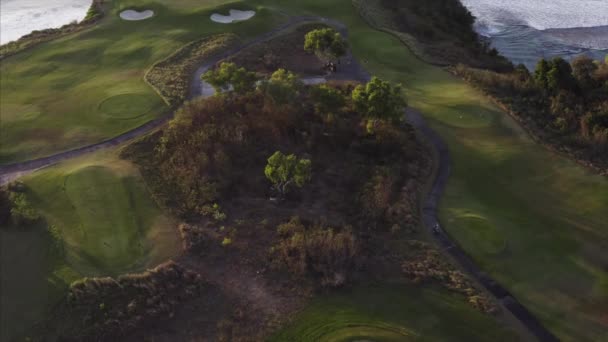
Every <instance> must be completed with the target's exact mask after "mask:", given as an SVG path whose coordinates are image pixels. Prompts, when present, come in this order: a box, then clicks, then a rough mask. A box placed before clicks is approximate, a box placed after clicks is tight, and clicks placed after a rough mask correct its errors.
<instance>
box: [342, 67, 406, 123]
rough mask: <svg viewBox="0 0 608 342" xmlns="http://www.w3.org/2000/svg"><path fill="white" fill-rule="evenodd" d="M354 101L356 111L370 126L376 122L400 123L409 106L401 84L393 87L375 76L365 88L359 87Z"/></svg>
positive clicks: (353, 96) (353, 94)
mask: <svg viewBox="0 0 608 342" xmlns="http://www.w3.org/2000/svg"><path fill="white" fill-rule="evenodd" d="M352 99H353V102H354V104H355V107H356V109H357V110H358V111H359V112H360V113H361V114H363V115H364V116H365V117H367V118H368V120H369V121H368V124H369V123H373V121H374V120H387V121H400V120H401V119H402V118H403V109H404V107H405V106H407V101H406V100H405V97H404V95H403V89H402V87H401V85H400V84H397V85H392V84H391V83H390V82H388V81H383V80H381V79H379V78H378V77H375V76H374V77H373V78H372V79H371V81H369V82H368V83H367V84H366V85H365V86H363V85H358V86H357V87H356V88H355V89H354V90H353V93H352ZM369 127H370V126H369V125H368V128H369Z"/></svg>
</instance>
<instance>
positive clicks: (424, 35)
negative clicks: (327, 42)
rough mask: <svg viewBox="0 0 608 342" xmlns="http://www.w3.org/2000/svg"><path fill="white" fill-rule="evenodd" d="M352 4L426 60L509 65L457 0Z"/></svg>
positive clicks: (494, 66) (388, 0)
mask: <svg viewBox="0 0 608 342" xmlns="http://www.w3.org/2000/svg"><path fill="white" fill-rule="evenodd" d="M353 4H354V5H355V7H356V8H357V10H358V11H359V13H360V14H361V16H362V17H363V18H364V19H365V20H366V21H367V22H368V23H370V24H371V25H372V26H374V27H377V28H379V29H381V30H384V31H387V32H389V33H391V34H393V35H395V36H397V37H398V38H399V39H400V40H401V41H402V42H403V43H405V44H406V45H407V46H408V47H409V48H410V49H412V51H413V52H414V53H415V54H416V55H417V56H418V57H420V58H422V59H423V60H425V61H427V62H431V63H434V64H440V65H454V64H457V63H464V64H467V65H471V66H475V67H483V68H490V69H496V70H509V69H511V68H512V66H511V63H509V61H507V60H506V59H504V58H503V57H501V56H499V55H498V52H497V51H496V50H495V49H493V48H490V46H489V44H488V43H486V42H482V41H481V39H480V37H479V36H478V34H477V33H476V32H475V30H474V29H473V23H474V21H475V17H473V15H472V14H471V13H470V12H469V10H468V9H467V8H466V7H465V6H464V5H462V3H461V2H460V1H459V0H428V1H418V0H405V1H403V0H401V1H398V0H370V1H367V0H365V1H362V0H353Z"/></svg>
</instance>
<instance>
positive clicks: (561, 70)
mask: <svg viewBox="0 0 608 342" xmlns="http://www.w3.org/2000/svg"><path fill="white" fill-rule="evenodd" d="M455 71H456V73H457V74H459V75H461V76H463V77H464V78H465V79H467V80H468V81H471V82H472V83H473V84H474V85H476V86H478V87H480V88H481V89H482V90H484V91H485V92H487V93H488V94H490V95H491V96H493V97H494V98H496V99H497V100H498V101H499V102H500V103H502V104H504V105H505V106H506V107H507V108H508V109H509V111H511V112H512V113H513V114H514V115H516V116H517V118H518V119H519V120H520V122H522V123H523V124H524V125H525V126H526V127H527V128H528V129H529V130H531V132H532V134H534V135H536V136H538V137H540V138H541V140H542V141H543V142H548V143H550V144H551V145H553V146H555V147H556V148H558V149H559V150H562V151H565V152H567V153H570V154H572V155H574V157H576V158H578V159H582V160H583V161H586V162H590V163H591V164H592V165H594V166H596V167H598V168H600V169H602V170H603V171H606V169H607V167H608V58H607V59H606V61H604V62H597V61H593V60H592V59H590V58H588V57H585V56H580V57H577V58H576V59H574V60H573V61H572V62H571V63H568V62H567V61H565V60H563V59H561V58H555V59H553V60H550V61H546V60H544V59H543V60H540V61H539V62H538V65H537V67H536V71H535V72H534V74H531V73H530V72H528V70H527V69H526V68H525V67H523V66H519V67H517V69H516V70H515V71H513V72H510V73H496V72H491V71H484V70H477V69H470V68H467V67H464V66H459V67H457V68H455Z"/></svg>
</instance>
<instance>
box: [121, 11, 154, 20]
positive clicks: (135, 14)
mask: <svg viewBox="0 0 608 342" xmlns="http://www.w3.org/2000/svg"><path fill="white" fill-rule="evenodd" d="M153 15H154V11H152V10H145V11H141V12H139V11H136V10H126V11H122V12H120V17H121V18H122V19H123V20H144V19H148V18H151V17H152V16H153Z"/></svg>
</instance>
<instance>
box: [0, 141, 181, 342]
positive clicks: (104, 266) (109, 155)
mask: <svg viewBox="0 0 608 342" xmlns="http://www.w3.org/2000/svg"><path fill="white" fill-rule="evenodd" d="M114 153H115V152H111V151H109V152H104V153H98V154H94V155H91V156H87V157H84V158H79V159H75V160H72V161H69V162H66V163H64V164H61V165H58V166H56V167H51V168H48V169H45V170H43V171H40V172H37V173H35V174H34V175H32V176H30V177H26V178H24V179H23V182H24V184H25V185H26V186H27V189H28V190H27V192H26V195H27V198H28V200H30V201H31V203H32V205H33V206H34V207H36V209H38V211H39V212H40V213H41V214H42V215H43V216H44V218H45V220H46V221H47V223H48V225H49V226H52V227H54V229H55V230H56V231H57V233H58V235H59V241H57V240H54V239H53V238H52V237H51V236H50V234H49V233H48V231H47V230H46V227H44V226H34V227H25V228H22V229H23V230H24V231H15V230H14V229H8V230H0V233H1V234H2V260H1V262H2V268H1V270H2V277H1V278H2V289H3V291H2V301H1V303H2V306H1V307H0V309H1V312H2V315H1V316H2V320H1V321H2V327H3V329H2V331H3V336H10V335H12V334H14V333H16V332H18V331H19V330H21V329H25V328H27V327H28V324H29V325H31V324H32V323H34V322H36V321H37V320H40V319H42V318H43V317H44V315H45V314H47V313H48V312H47V310H48V309H50V308H51V307H52V306H53V305H54V304H56V303H57V301H58V300H59V299H60V298H61V296H62V295H63V294H64V293H65V292H64V291H65V290H66V288H67V286H68V285H69V284H70V283H71V282H72V281H74V280H76V279H78V278H81V277H86V276H89V277H90V276H102V275H103V276H105V275H119V274H122V273H126V272H132V271H139V270H143V269H146V268H148V267H153V266H155V265H157V264H159V263H161V262H163V261H165V260H167V259H169V258H171V257H172V256H174V255H176V254H177V253H178V251H179V249H180V244H179V238H178V236H177V231H176V229H175V225H176V224H175V223H174V222H173V221H172V220H171V219H170V218H169V217H166V216H165V215H163V214H162V212H161V210H160V209H159V208H158V206H157V205H156V203H155V202H154V201H153V200H152V199H151V197H150V195H149V193H148V191H147V188H146V186H145V184H144V183H143V180H142V179H141V177H140V175H139V173H138V170H137V168H136V167H135V166H134V165H132V164H130V163H128V162H126V161H123V160H119V159H117V158H116V157H115V155H114ZM56 244H60V246H59V247H58V249H59V250H60V251H61V252H57V250H56V249H57V248H55V249H54V248H53V247H54V246H55V245H56ZM4 334H7V335H4ZM3 339H4V337H3Z"/></svg>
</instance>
